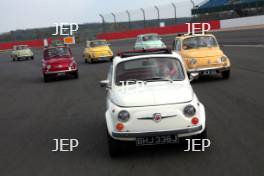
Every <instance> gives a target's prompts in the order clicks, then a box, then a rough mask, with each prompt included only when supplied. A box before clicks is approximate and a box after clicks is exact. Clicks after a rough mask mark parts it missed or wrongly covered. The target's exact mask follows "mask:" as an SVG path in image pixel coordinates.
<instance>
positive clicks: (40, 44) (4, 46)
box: [0, 38, 61, 51]
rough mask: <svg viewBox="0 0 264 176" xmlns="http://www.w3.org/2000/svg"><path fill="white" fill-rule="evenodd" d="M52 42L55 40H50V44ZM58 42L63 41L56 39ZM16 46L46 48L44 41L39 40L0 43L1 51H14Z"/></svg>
mask: <svg viewBox="0 0 264 176" xmlns="http://www.w3.org/2000/svg"><path fill="white" fill-rule="evenodd" d="M52 40H54V39H52V38H49V39H48V43H49V44H50V43H51V41H52ZM56 40H61V39H56ZM14 45H28V46H29V47H33V48H41V47H43V46H44V41H43V40H42V39H38V40H29V41H17V42H6V43H0V51H1V50H9V49H12V48H13V46H14Z"/></svg>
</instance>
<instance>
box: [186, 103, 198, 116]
mask: <svg viewBox="0 0 264 176" xmlns="http://www.w3.org/2000/svg"><path fill="white" fill-rule="evenodd" d="M195 113H196V109H195V107H194V106H193V105H187V106H185V108H184V109H183V114H184V115H185V116H186V117H192V116H194V115H195Z"/></svg>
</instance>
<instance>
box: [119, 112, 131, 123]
mask: <svg viewBox="0 0 264 176" xmlns="http://www.w3.org/2000/svg"><path fill="white" fill-rule="evenodd" d="M129 118H130V114H129V112H127V111H125V110H123V111H120V112H119V113H118V120H119V121H120V122H127V121H128V120H129Z"/></svg>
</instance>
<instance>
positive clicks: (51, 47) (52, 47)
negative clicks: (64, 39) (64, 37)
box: [44, 46, 69, 50]
mask: <svg viewBox="0 0 264 176" xmlns="http://www.w3.org/2000/svg"><path fill="white" fill-rule="evenodd" d="M54 48H69V47H68V46H50V47H47V48H44V50H49V49H54Z"/></svg>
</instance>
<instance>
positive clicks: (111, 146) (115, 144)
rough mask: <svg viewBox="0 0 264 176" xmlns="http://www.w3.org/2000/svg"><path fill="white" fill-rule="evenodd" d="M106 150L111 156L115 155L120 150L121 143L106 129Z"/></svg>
mask: <svg viewBox="0 0 264 176" xmlns="http://www.w3.org/2000/svg"><path fill="white" fill-rule="evenodd" d="M107 141H108V151H109V155H110V156H111V157H117V156H118V155H119V154H120V153H121V152H122V144H121V142H120V141H117V140H115V139H113V138H112V137H111V136H110V135H109V134H108V131H107Z"/></svg>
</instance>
